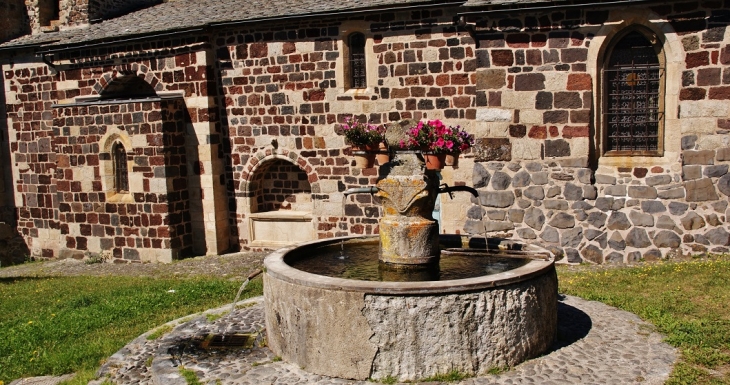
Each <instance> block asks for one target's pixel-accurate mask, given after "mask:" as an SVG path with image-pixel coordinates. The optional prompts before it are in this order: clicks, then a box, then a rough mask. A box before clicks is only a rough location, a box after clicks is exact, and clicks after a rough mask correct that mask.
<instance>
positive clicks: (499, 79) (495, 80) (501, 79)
mask: <svg viewBox="0 0 730 385" xmlns="http://www.w3.org/2000/svg"><path fill="white" fill-rule="evenodd" d="M476 76H477V89H478V90H487V89H499V88H502V87H504V86H505V85H506V84H507V80H506V79H507V71H505V70H504V69H492V68H490V69H481V70H477V72H476Z"/></svg>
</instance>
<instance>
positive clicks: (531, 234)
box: [517, 228, 537, 239]
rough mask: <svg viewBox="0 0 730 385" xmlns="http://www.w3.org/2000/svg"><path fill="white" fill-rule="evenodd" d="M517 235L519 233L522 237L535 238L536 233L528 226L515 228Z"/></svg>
mask: <svg viewBox="0 0 730 385" xmlns="http://www.w3.org/2000/svg"><path fill="white" fill-rule="evenodd" d="M517 235H519V236H520V237H521V238H522V239H537V234H535V232H534V231H532V229H528V228H521V229H517Z"/></svg>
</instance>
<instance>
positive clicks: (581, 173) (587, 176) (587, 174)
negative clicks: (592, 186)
mask: <svg viewBox="0 0 730 385" xmlns="http://www.w3.org/2000/svg"><path fill="white" fill-rule="evenodd" d="M575 175H576V176H577V177H578V181H579V182H580V183H583V184H589V183H591V177H593V170H591V169H590V168H581V169H578V170H577V171H576V172H575Z"/></svg>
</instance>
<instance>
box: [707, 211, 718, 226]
mask: <svg viewBox="0 0 730 385" xmlns="http://www.w3.org/2000/svg"><path fill="white" fill-rule="evenodd" d="M705 220H706V221H707V223H708V224H709V225H710V226H720V225H721V224H722V222H721V221H720V218H718V217H717V214H715V213H712V214H708V215H705Z"/></svg>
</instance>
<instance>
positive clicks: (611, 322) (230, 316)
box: [90, 296, 677, 385]
mask: <svg viewBox="0 0 730 385" xmlns="http://www.w3.org/2000/svg"><path fill="white" fill-rule="evenodd" d="M230 310H231V306H230V305H228V306H225V307H221V308H218V309H212V310H208V311H207V312H205V313H203V314H198V315H195V316H190V317H185V318H182V319H179V320H176V321H172V322H170V323H168V324H166V325H163V326H160V327H158V328H157V329H155V330H152V331H150V332H147V333H145V334H143V335H141V336H140V337H138V338H136V339H135V340H134V341H132V342H130V343H129V344H128V345H127V346H125V347H124V348H122V349H121V350H120V351H118V352H117V353H115V354H114V355H113V356H111V357H110V358H109V360H107V362H106V363H105V364H104V366H102V368H101V369H100V370H99V375H100V379H99V380H96V381H92V382H91V383H90V384H94V385H100V384H102V383H103V382H104V380H107V381H109V382H112V383H115V384H125V385H127V384H157V385H177V384H180V385H184V384H186V383H187V382H186V381H185V379H184V378H183V377H182V375H181V371H180V368H181V367H183V368H185V369H187V370H191V371H194V372H195V374H196V376H197V377H198V379H199V381H200V382H201V383H203V384H236V385H238V384H241V385H244V384H245V385H266V384H271V385H274V384H277V385H279V384H281V385H284V384H286V385H295V384H317V385H332V384H352V385H366V384H368V385H369V384H372V383H373V382H369V381H353V380H345V379H339V378H331V377H326V376H320V375H316V374H311V373H308V372H306V371H305V370H304V369H302V368H299V367H297V366H296V365H292V364H289V363H286V362H283V361H280V360H278V358H277V357H275V356H274V354H273V353H272V352H271V351H270V350H269V349H268V348H266V347H259V344H258V342H259V341H258V340H256V341H250V342H252V343H254V344H253V347H252V348H249V349H220V350H213V349H208V350H206V349H203V348H201V347H200V342H201V340H202V337H201V336H207V335H221V334H230V333H248V334H252V335H253V336H255V335H256V333H260V332H261V331H262V330H263V329H264V325H263V322H264V321H263V319H264V318H263V315H264V309H263V298H262V297H257V298H254V299H251V300H247V301H242V302H239V303H238V304H236V308H235V310H234V311H233V312H230ZM229 312H230V313H229ZM160 334H161V336H159V337H158V338H152V337H150V335H152V336H154V335H160ZM662 338H663V337H662V335H660V334H658V333H657V332H656V331H654V327H653V326H652V325H651V324H649V323H646V322H644V321H642V320H641V319H639V317H637V316H636V315H634V314H632V313H628V312H625V311H622V310H618V309H616V308H613V307H610V306H607V305H605V304H602V303H600V302H592V301H586V300H583V299H580V298H576V297H570V296H565V297H561V300H560V303H559V306H558V342H557V343H556V345H555V347H554V349H553V350H552V351H551V352H549V353H547V354H545V355H544V356H542V357H539V358H536V359H533V360H530V361H527V362H525V363H523V364H521V365H518V366H517V367H515V368H512V369H511V370H509V371H507V372H504V373H501V374H498V375H485V376H481V377H475V378H469V379H465V380H463V381H461V382H458V384H460V385H486V384H619V383H620V384H628V383H640V384H662V383H664V381H665V380H666V379H667V378H668V376H669V374H670V373H671V371H672V367H673V365H674V362H675V360H676V359H677V351H676V349H674V348H673V347H671V346H669V345H667V344H666V343H663V342H662ZM429 384H438V382H430V383H429ZM452 384H453V383H452Z"/></svg>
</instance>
